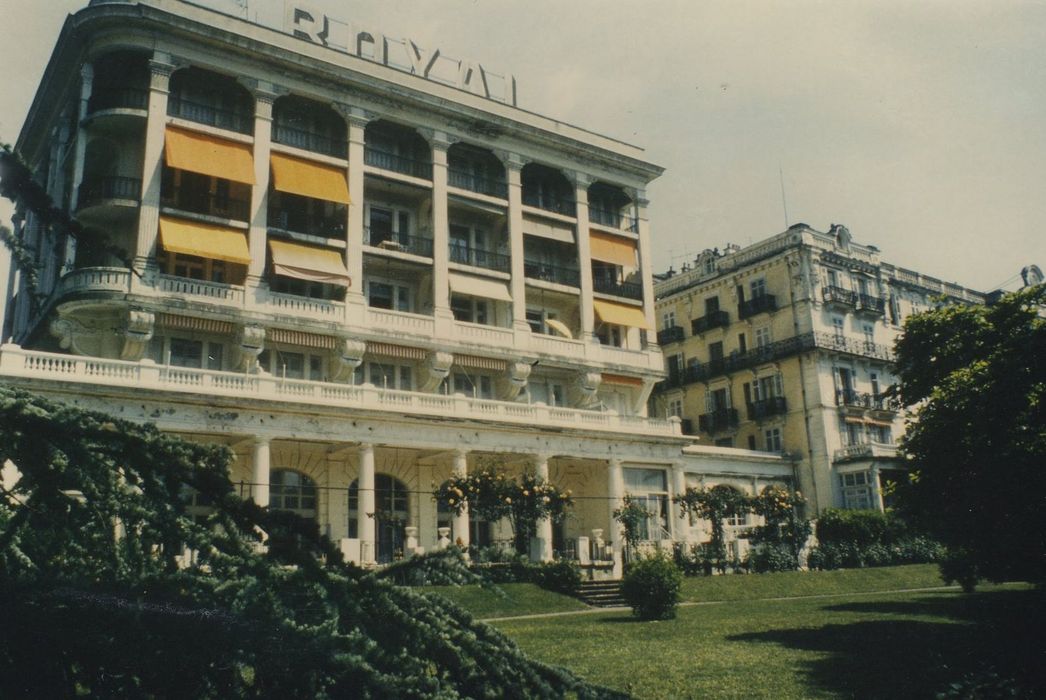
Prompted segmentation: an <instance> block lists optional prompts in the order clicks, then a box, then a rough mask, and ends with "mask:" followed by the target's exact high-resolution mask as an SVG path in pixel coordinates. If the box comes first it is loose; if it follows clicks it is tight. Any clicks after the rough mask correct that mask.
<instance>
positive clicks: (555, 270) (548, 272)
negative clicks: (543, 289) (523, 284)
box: [523, 260, 581, 287]
mask: <svg viewBox="0 0 1046 700" xmlns="http://www.w3.org/2000/svg"><path fill="white" fill-rule="evenodd" d="M523 276H524V277H528V278H529V279H532V280H541V281H543V282H554V283H556V284H562V285H566V286H567V287H580V286H581V273H580V272H578V271H577V270H573V269H571V268H569V267H560V266H559V265H549V264H546V263H539V262H530V261H529V260H528V261H526V262H524V263H523Z"/></svg>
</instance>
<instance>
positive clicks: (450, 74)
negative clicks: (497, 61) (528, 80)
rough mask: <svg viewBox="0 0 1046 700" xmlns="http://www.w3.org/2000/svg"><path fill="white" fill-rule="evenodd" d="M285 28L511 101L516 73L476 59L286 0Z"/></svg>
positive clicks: (383, 62)
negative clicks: (461, 57)
mask: <svg viewBox="0 0 1046 700" xmlns="http://www.w3.org/2000/svg"><path fill="white" fill-rule="evenodd" d="M285 27H286V31H287V32H288V33H290V34H292V35H294V36H296V37H298V38H299V39H304V40H306V41H310V42H312V43H314V44H320V45H321V46H326V47H328V48H332V49H335V50H337V51H342V52H344V53H347V54H349V55H350V56H356V57H357V58H362V59H364V60H366V61H373V62H374V63H378V64H381V65H383V66H388V67H389V68H395V69H396V70H400V71H403V72H404V73H410V74H412V75H417V76H420V77H422V78H425V79H426V80H432V81H433V82H437V83H442V84H443V85H450V86H451V87H455V88H458V89H460V90H465V91H466V92H471V93H473V94H475V95H479V96H480V97H485V98H487V99H488V100H495V101H497V102H504V103H505V104H509V105H512V106H513V107H515V106H516V78H515V77H514V76H512V75H510V74H507V73H495V72H493V71H491V70H489V69H487V68H486V67H484V66H483V65H481V64H479V63H472V62H470V61H464V60H459V59H456V58H451V57H450V56H446V55H444V54H443V52H441V51H440V50H439V49H423V48H421V47H420V46H418V45H417V44H416V43H414V41H413V40H411V39H409V38H402V39H397V38H394V37H389V36H385V35H384V34H379V33H377V32H372V31H369V30H368V29H365V28H363V27H359V26H357V25H355V24H352V23H350V22H343V21H341V20H337V19H333V18H331V17H328V16H326V15H324V14H323V13H321V12H317V11H316V10H313V9H312V8H310V7H307V6H306V5H304V4H301V3H295V2H291V3H288V4H287V14H286V17H285Z"/></svg>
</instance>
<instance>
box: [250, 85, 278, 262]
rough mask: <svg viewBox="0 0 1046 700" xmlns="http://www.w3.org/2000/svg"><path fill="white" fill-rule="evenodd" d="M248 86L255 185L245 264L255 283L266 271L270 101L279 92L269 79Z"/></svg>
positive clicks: (270, 131) (270, 146)
mask: <svg viewBox="0 0 1046 700" xmlns="http://www.w3.org/2000/svg"><path fill="white" fill-rule="evenodd" d="M250 87H251V88H252V92H253V93H254V186H253V187H252V188H251V215H250V220H251V229H250V233H249V234H248V239H247V240H248V247H249V249H250V255H251V263H250V265H249V266H248V268H247V276H248V278H249V279H250V280H251V281H252V282H254V283H257V282H258V280H260V279H261V277H262V275H264V274H265V257H266V256H265V238H266V234H267V231H268V209H269V156H270V152H271V149H272V105H273V103H274V102H275V101H276V98H277V97H278V95H279V93H278V91H277V88H276V86H274V85H272V84H271V83H265V82H261V81H258V82H255V83H253V84H252V85H251V86H250Z"/></svg>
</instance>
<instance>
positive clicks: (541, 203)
mask: <svg viewBox="0 0 1046 700" xmlns="http://www.w3.org/2000/svg"><path fill="white" fill-rule="evenodd" d="M523 204H524V205H525V206H528V207H535V208H537V209H544V210H545V211H550V212H553V213H555V214H562V215H563V216H577V203H576V202H574V200H573V199H569V198H567V197H554V196H549V195H543V194H541V193H539V192H526V191H524V192H523Z"/></svg>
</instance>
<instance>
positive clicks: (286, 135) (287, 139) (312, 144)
mask: <svg viewBox="0 0 1046 700" xmlns="http://www.w3.org/2000/svg"><path fill="white" fill-rule="evenodd" d="M272 140H273V141H274V142H275V143H281V144H283V145H284V146H293V147H294V148H300V149H302V150H303V151H312V152H313V153H322V154H323V155H326V156H333V157H334V158H347V157H348V154H349V146H348V143H347V142H346V141H345V139H340V138H337V137H333V136H325V135H323V134H317V133H316V132H314V131H308V130H306V129H299V128H297V127H293V126H287V125H286V124H280V123H279V122H276V123H274V124H273V125H272Z"/></svg>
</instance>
